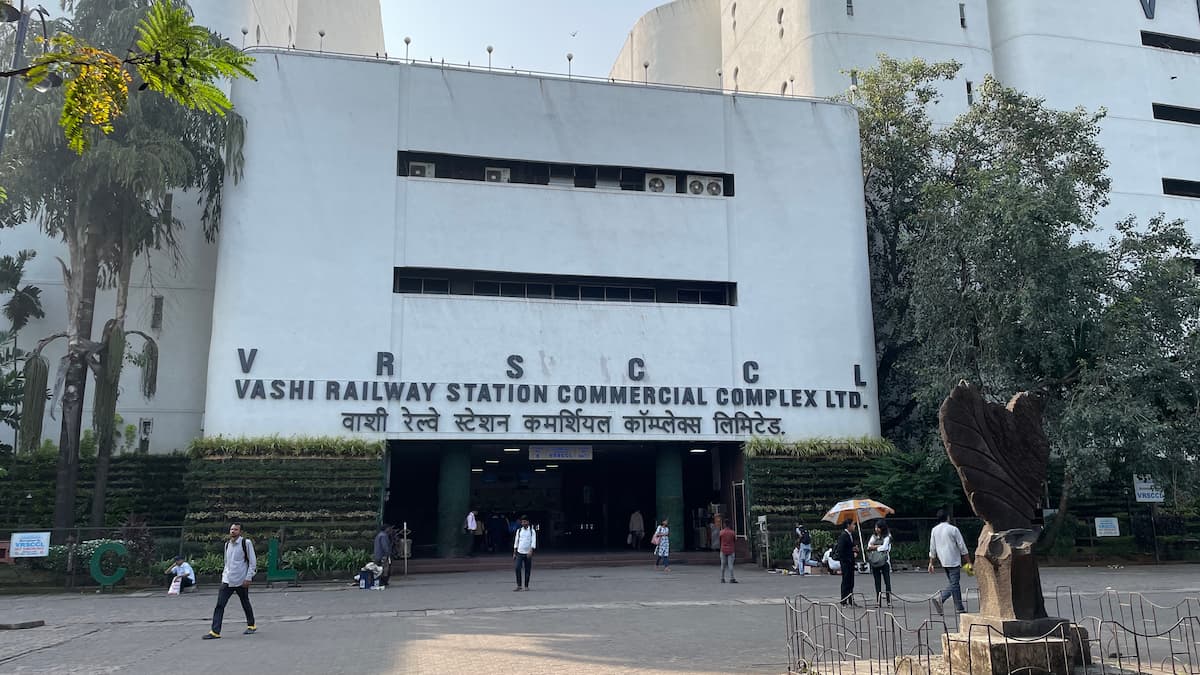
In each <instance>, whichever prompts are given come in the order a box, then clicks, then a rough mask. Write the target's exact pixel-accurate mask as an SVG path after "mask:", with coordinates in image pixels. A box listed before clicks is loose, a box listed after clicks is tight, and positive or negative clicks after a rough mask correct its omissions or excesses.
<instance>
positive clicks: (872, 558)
mask: <svg viewBox="0 0 1200 675" xmlns="http://www.w3.org/2000/svg"><path fill="white" fill-rule="evenodd" d="M867 562H868V563H869V564H870V565H871V567H883V566H885V565H887V564H888V555H887V553H885V552H883V551H867Z"/></svg>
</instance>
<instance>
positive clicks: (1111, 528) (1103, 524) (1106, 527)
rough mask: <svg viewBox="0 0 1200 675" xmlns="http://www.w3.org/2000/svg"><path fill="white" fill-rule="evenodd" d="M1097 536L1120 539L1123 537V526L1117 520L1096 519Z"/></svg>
mask: <svg viewBox="0 0 1200 675" xmlns="http://www.w3.org/2000/svg"><path fill="white" fill-rule="evenodd" d="M1096 536H1097V537H1119V536H1121V526H1120V525H1119V524H1117V519H1116V518H1097V519H1096Z"/></svg>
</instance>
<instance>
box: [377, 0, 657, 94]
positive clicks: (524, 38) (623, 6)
mask: <svg viewBox="0 0 1200 675" xmlns="http://www.w3.org/2000/svg"><path fill="white" fill-rule="evenodd" d="M665 1H666V0H515V2H513V1H510V2H503V3H501V2H483V1H482V0H458V1H457V2H435V1H432V0H380V2H379V4H380V7H381V8H382V9H383V34H384V39H385V40H386V41H387V51H388V56H390V57H393V58H396V57H399V58H403V57H404V37H405V36H408V37H411V38H412V44H411V45H410V46H409V56H410V57H411V58H414V59H421V60H422V61H428V60H429V58H430V57H433V60H434V61H440V60H442V59H443V58H444V59H445V60H446V62H447V63H467V62H468V61H470V62H471V64H472V65H480V64H487V51H486V47H487V46H488V45H492V47H493V48H494V51H493V53H492V66H493V67H496V68H509V67H511V66H515V67H516V68H517V69H518V70H536V71H542V72H549V73H565V72H567V52H571V53H573V54H574V55H575V59H574V61H572V66H571V70H572V72H574V73H575V74H577V75H594V76H597V77H606V76H608V71H609V69H610V68H611V67H612V64H613V61H614V60H616V57H617V52H619V51H620V50H621V45H623V44H624V43H625V37H626V36H627V35H628V34H629V29H630V28H632V27H633V24H634V23H635V22H637V20H638V18H640V17H641V16H642V15H643V14H645V13H646V12H648V11H649V10H651V9H653V8H654V7H657V6H658V5H661V4H663V3H664V2H665Z"/></svg>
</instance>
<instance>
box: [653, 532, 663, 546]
mask: <svg viewBox="0 0 1200 675" xmlns="http://www.w3.org/2000/svg"><path fill="white" fill-rule="evenodd" d="M661 540H662V536H661V535H659V534H657V533H656V534H655V535H654V536H653V537H650V544H651V545H653V546H658V542H659V541H661Z"/></svg>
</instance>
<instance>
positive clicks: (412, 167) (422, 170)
mask: <svg viewBox="0 0 1200 675" xmlns="http://www.w3.org/2000/svg"><path fill="white" fill-rule="evenodd" d="M434 168H435V165H434V163H433V162H409V163H408V175H409V177H410V178H433V177H434Z"/></svg>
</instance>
